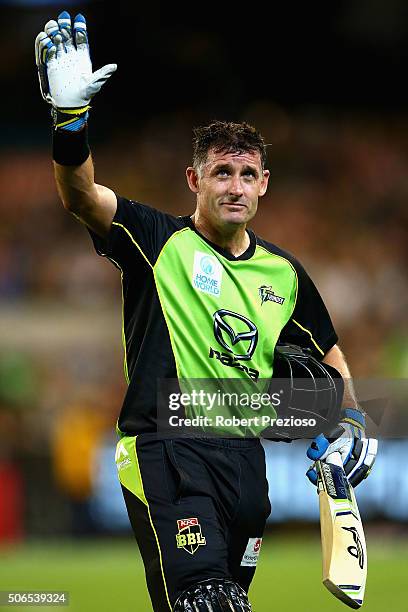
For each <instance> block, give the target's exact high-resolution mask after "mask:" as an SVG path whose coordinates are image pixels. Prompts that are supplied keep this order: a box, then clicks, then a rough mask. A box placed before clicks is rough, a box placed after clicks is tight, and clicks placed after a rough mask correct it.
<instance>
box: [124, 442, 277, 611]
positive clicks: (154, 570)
mask: <svg viewBox="0 0 408 612" xmlns="http://www.w3.org/2000/svg"><path fill="white" fill-rule="evenodd" d="M116 463H117V467H118V474H119V480H120V482H121V485H122V491H123V496H124V499H125V503H126V508H127V511H128V515H129V519H130V523H131V525H132V528H133V531H134V534H135V537H136V540H137V543H138V546H139V549H140V553H141V556H142V559H143V563H144V567H145V573H146V581H147V586H148V589H149V593H150V598H151V601H152V605H153V609H154V611H155V612H169V611H170V610H172V607H173V606H174V603H175V601H176V600H177V598H178V597H179V595H181V593H182V592H183V591H184V590H186V589H187V588H188V587H190V586H192V585H193V584H195V583H196V582H198V581H201V580H206V579H209V578H225V579H228V580H233V581H234V582H237V583H238V584H239V585H240V586H241V587H242V588H243V589H244V590H245V591H246V592H248V589H249V585H250V583H251V581H252V578H253V576H254V573H255V569H256V564H257V561H258V556H259V551H260V547H261V542H262V536H263V533H264V529H265V523H266V519H267V518H268V516H269V514H270V511H271V506H270V503H269V496H268V483H267V480H266V469H265V454H264V450H263V447H262V445H261V443H260V441H259V440H258V439H232V438H231V439H227V438H222V439H221V438H176V439H175V438H172V439H158V437H157V436H156V434H141V435H138V436H126V437H124V438H122V439H121V440H120V441H119V442H118V446H117V451H116Z"/></svg>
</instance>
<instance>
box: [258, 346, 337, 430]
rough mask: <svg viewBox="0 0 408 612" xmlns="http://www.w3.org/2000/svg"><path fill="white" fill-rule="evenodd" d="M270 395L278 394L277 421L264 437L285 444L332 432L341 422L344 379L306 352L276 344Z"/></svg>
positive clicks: (334, 370)
mask: <svg viewBox="0 0 408 612" xmlns="http://www.w3.org/2000/svg"><path fill="white" fill-rule="evenodd" d="M269 393H270V394H272V393H275V394H276V393H278V394H279V397H280V402H279V405H278V406H276V405H275V409H276V412H277V418H278V419H280V421H278V422H277V424H276V426H272V427H268V428H267V429H265V430H264V431H263V433H262V437H264V438H268V439H273V440H280V441H286V442H291V441H292V440H295V439H299V438H304V439H311V438H314V437H315V436H317V435H319V434H320V433H328V432H329V431H331V430H333V429H334V427H335V426H336V425H337V424H338V422H339V420H340V411H341V405H342V401H343V393H344V381H343V378H342V376H341V374H340V373H339V372H338V371H337V370H336V368H334V367H332V366H330V365H329V364H327V363H323V362H321V361H319V360H318V359H316V358H315V357H314V356H313V355H312V354H311V352H310V350H308V349H304V348H302V347H300V346H296V345H294V344H278V345H276V348H275V353H274V363H273V377H272V379H271V385H270V389H269ZM276 397H277V396H276ZM306 421H307V424H305V423H306Z"/></svg>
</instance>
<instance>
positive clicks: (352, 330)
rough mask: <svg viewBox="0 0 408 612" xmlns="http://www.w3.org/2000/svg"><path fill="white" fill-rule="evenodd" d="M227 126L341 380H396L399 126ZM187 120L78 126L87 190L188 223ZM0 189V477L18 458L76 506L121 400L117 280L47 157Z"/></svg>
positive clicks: (273, 113) (260, 116)
mask: <svg viewBox="0 0 408 612" xmlns="http://www.w3.org/2000/svg"><path fill="white" fill-rule="evenodd" d="M243 118H244V119H245V120H247V121H249V122H251V123H253V124H254V125H256V126H257V127H258V129H259V130H260V131H261V132H262V133H263V135H264V137H265V140H266V142H267V143H268V157H269V159H268V165H269V168H270V171H271V180H270V187H269V191H268V193H267V195H266V196H265V197H264V198H263V199H262V200H261V202H260V209H259V212H258V216H257V217H256V219H255V220H254V222H253V228H254V230H255V231H256V232H257V233H258V234H259V235H261V236H262V237H263V238H265V239H267V240H269V241H271V242H274V243H276V244H278V245H279V246H280V247H282V248H283V249H285V250H288V251H290V252H291V253H292V254H294V255H295V256H296V257H297V258H298V259H299V260H300V261H301V262H302V263H303V265H304V267H305V268H306V270H307V271H308V272H309V274H310V276H311V277H312V278H313V280H314V281H315V283H316V285H317V286H318V288H319V290H320V292H321V294H322V296H323V298H324V300H325V302H326V304H327V306H328V309H329V311H330V313H331V316H332V319H333V322H334V325H335V328H336V330H337V333H338V335H339V338H340V345H341V346H342V348H343V349H344V351H345V353H346V356H347V358H348V361H349V363H350V367H351V370H352V373H353V375H354V376H355V377H366V378H374V377H396V378H404V377H407V376H408V348H407V340H408V325H407V318H406V312H407V306H408V277H407V274H406V267H407V263H408V241H407V227H408V212H407V210H408V209H407V205H406V202H407V198H408V172H407V168H408V119H407V118H406V117H403V116H400V117H396V116H388V117H387V116H368V115H362V116H357V115H342V116H341V115H338V116H328V115H324V114H322V113H319V112H312V111H310V112H306V111H304V112H303V113H297V114H296V115H295V114H289V113H288V112H286V111H285V110H284V109H281V108H277V107H275V106H272V105H270V104H268V103H263V102H259V103H254V104H253V105H252V106H251V107H250V108H248V109H247V112H246V113H245V116H244V117H243ZM207 119H208V118H206V119H205V120H207ZM210 119H211V118H210ZM200 122H201V121H200V118H197V117H193V116H192V117H186V116H183V117H181V116H179V115H177V114H174V115H163V116H161V117H160V116H156V117H155V119H154V121H153V120H152V121H151V122H147V123H146V125H145V126H144V128H143V130H141V131H139V132H138V133H128V132H126V131H124V130H123V131H117V132H115V133H114V135H113V136H112V137H111V138H110V139H109V141H104V140H103V139H99V140H98V141H97V142H96V143H94V144H93V136H92V122H91V125H90V142H91V147H92V151H93V154H94V158H95V164H96V180H97V182H100V183H102V184H105V185H107V186H109V187H111V188H113V189H114V190H115V191H116V192H117V193H119V194H121V195H123V196H127V197H129V198H132V199H136V200H139V201H142V202H144V203H147V204H150V205H152V206H154V207H156V208H159V209H161V210H164V211H166V212H169V213H172V214H175V215H178V214H187V213H189V212H192V211H193V209H194V198H193V194H191V192H189V190H188V188H187V185H186V183H185V178H184V170H185V167H186V166H187V165H189V163H190V161H191V127H192V125H194V124H196V123H200ZM44 124H46V122H45V121H44ZM0 188H1V192H2V197H1V198H0V208H1V217H2V223H1V226H0V313H1V314H0V335H1V337H2V341H1V345H0V468H1V466H2V465H3V469H4V466H5V465H7V462H10V461H13V469H14V467H15V464H16V463H15V462H16V461H17V462H18V461H21V466H22V467H21V470H22V474H23V475H24V474H25V473H26V471H27V470H28V473H29V471H30V468H29V467H27V465H28V463H27V462H24V459H25V458H26V457H37V458H38V457H45V458H48V459H49V468H50V473H51V474H52V478H53V479H54V480H55V482H56V483H59V485H58V486H59V491H60V492H62V494H63V495H66V496H67V498H69V499H71V500H74V501H75V500H76V501H78V503H82V502H83V501H84V500H85V501H86V499H87V496H89V493H90V491H91V490H92V474H91V473H90V466H91V465H92V452H93V451H92V449H96V448H97V447H98V442H99V441H100V440H102V439H104V437H105V436H106V435H107V432H112V436H113V431H114V425H115V421H116V418H117V415H118V412H119V410H120V406H121V401H122V398H123V394H124V390H125V383H124V379H123V376H122V360H123V355H122V349H121V296H120V291H121V288H120V275H119V274H118V271H117V270H116V269H115V268H114V267H113V266H112V265H111V264H110V263H109V262H108V261H104V260H102V259H101V258H99V257H97V256H96V254H95V252H94V250H93V247H92V243H91V240H90V238H89V236H88V235H87V231H86V229H85V228H84V227H81V226H80V224H79V223H78V222H77V221H76V220H75V219H74V218H73V217H71V216H70V215H69V214H68V213H67V212H65V211H64V209H63V207H62V205H61V203H60V202H59V200H58V196H57V193H56V189H55V185H54V181H53V173H52V165H51V161H50V151H49V150H48V149H43V148H33V147H30V148H26V149H23V150H21V149H20V148H18V146H16V147H15V148H12V147H11V148H9V149H7V150H3V151H1V152H0ZM73 457H74V458H75V461H74V460H73ZM2 462H3V463H2ZM10 465H11V464H10ZM30 465H32V463H31V464H30ZM26 478H28V476H27V474H26ZM0 482H1V478H0ZM4 482H6V481H5V480H3V486H5V485H4ZM4 495H5V493H4V491H3V500H4ZM1 499H2V491H1V487H0V503H1ZM33 520H34V519H33ZM1 529H2V527H1V524H0V539H1Z"/></svg>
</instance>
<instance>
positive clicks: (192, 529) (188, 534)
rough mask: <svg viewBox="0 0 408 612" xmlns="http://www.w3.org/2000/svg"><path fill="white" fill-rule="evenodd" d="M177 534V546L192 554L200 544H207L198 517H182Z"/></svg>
mask: <svg viewBox="0 0 408 612" xmlns="http://www.w3.org/2000/svg"><path fill="white" fill-rule="evenodd" d="M177 526H178V533H177V534H176V542H177V548H184V550H186V551H187V552H188V553H190V555H194V553H195V552H196V550H197V548H198V547H199V546H205V545H206V543H207V542H206V541H205V537H204V536H203V534H202V533H201V525H200V523H199V522H198V519H197V518H188V519H180V520H178V521H177Z"/></svg>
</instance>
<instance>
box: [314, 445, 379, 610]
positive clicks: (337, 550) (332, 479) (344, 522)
mask: <svg viewBox="0 0 408 612" xmlns="http://www.w3.org/2000/svg"><path fill="white" fill-rule="evenodd" d="M329 459H330V460H332V461H333V463H323V462H321V461H318V462H317V472H318V490H319V507H320V529H321V541H322V569H323V584H324V585H325V587H326V588H327V589H329V591H330V592H331V593H333V595H335V597H337V598H338V599H340V600H341V601H343V602H344V603H345V604H346V605H348V606H349V607H350V608H354V609H358V608H360V607H361V606H362V604H363V601H364V591H365V584H366V578H367V549H366V542H365V537H364V530H363V525H362V522H361V517H360V513H359V510H358V506H357V502H356V498H355V495H354V491H353V487H352V486H351V485H350V483H349V482H348V480H347V477H346V475H345V473H344V470H343V467H342V466H340V465H336V464H335V463H334V460H335V459H334V457H333V456H331V457H330V458H328V460H329ZM340 463H341V461H340Z"/></svg>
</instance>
